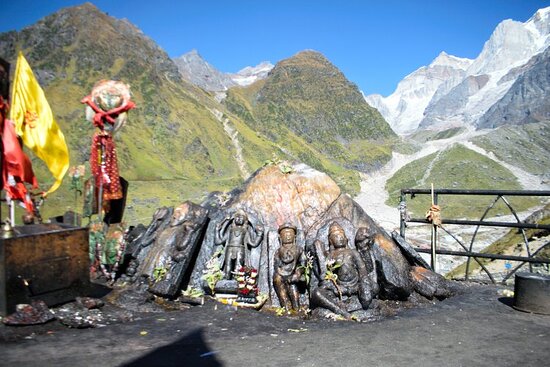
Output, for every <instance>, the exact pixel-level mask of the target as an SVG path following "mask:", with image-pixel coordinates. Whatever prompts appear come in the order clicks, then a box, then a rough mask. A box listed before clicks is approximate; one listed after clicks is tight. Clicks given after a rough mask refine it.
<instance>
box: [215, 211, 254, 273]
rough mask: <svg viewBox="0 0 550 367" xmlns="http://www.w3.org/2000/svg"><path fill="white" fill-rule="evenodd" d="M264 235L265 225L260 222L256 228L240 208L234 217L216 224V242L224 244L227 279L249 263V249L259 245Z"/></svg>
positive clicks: (224, 267) (224, 263)
mask: <svg viewBox="0 0 550 367" xmlns="http://www.w3.org/2000/svg"><path fill="white" fill-rule="evenodd" d="M263 235H264V229H263V226H262V225H260V224H258V225H257V226H256V229H254V227H253V226H252V223H250V222H249V221H248V215H247V214H246V213H245V212H244V210H242V209H239V210H237V211H236V212H235V214H234V215H233V218H231V217H226V218H225V219H224V220H222V221H221V222H220V223H218V224H217V225H216V231H215V239H214V243H215V244H216V245H222V246H224V250H225V255H224V258H223V259H224V260H223V268H222V270H223V272H224V275H225V279H232V278H233V274H232V272H234V271H236V270H237V269H239V268H240V267H242V266H251V264H247V262H248V259H247V249H248V246H250V247H258V245H259V244H260V243H261V242H262V239H263Z"/></svg>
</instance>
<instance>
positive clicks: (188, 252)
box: [138, 201, 208, 296]
mask: <svg viewBox="0 0 550 367" xmlns="http://www.w3.org/2000/svg"><path fill="white" fill-rule="evenodd" d="M207 215H208V210H206V209H205V208H203V207H201V206H199V205H196V204H193V203H191V202H190V201H186V202H184V203H183V204H181V205H180V206H178V207H176V208H175V209H174V212H173V214H172V217H171V220H170V224H169V225H168V226H167V227H166V228H164V229H163V230H162V232H161V233H160V234H158V236H157V237H156V238H155V241H154V243H153V245H152V248H151V249H150V250H149V253H148V254H147V257H146V258H145V259H144V261H143V263H142V264H141V266H140V267H139V269H138V271H139V274H140V275H141V276H145V277H148V278H149V279H150V281H151V283H152V284H151V287H150V289H149V290H150V291H151V292H153V293H155V294H157V295H160V296H174V295H175V294H176V292H177V290H178V288H179V286H180V283H181V281H182V279H183V276H184V273H185V271H186V269H187V266H188V265H189V263H190V262H191V258H192V256H193V253H194V251H195V248H196V247H197V245H198V240H199V238H200V232H201V230H202V228H203V227H204V225H205V223H206V220H207Z"/></svg>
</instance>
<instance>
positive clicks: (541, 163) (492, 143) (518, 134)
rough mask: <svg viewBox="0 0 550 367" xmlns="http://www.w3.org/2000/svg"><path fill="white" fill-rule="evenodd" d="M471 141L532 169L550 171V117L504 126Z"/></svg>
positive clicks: (544, 172) (546, 172)
mask: <svg viewBox="0 0 550 367" xmlns="http://www.w3.org/2000/svg"><path fill="white" fill-rule="evenodd" d="M472 142H473V143H474V144H476V145H478V146H480V147H482V148H483V149H485V150H487V151H490V152H493V153H494V154H495V156H496V157H498V159H500V160H502V161H504V162H507V163H510V164H513V165H515V166H517V167H519V168H522V169H524V170H525V171H527V172H529V173H532V174H534V175H541V176H542V175H549V174H550V159H548V157H549V156H550V121H545V122H538V123H532V124H527V125H522V126H513V127H501V128H498V129H496V130H494V131H491V132H489V133H488V134H486V135H483V136H479V137H476V138H474V139H473V140H472Z"/></svg>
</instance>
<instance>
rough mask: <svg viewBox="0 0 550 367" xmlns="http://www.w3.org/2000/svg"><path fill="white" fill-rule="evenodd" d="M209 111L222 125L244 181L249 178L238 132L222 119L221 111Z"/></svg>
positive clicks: (225, 119) (227, 121) (226, 120)
mask: <svg viewBox="0 0 550 367" xmlns="http://www.w3.org/2000/svg"><path fill="white" fill-rule="evenodd" d="M209 111H210V112H212V114H213V115H214V116H215V117H216V119H217V120H218V121H219V122H221V123H222V124H223V130H224V131H225V133H226V134H227V136H229V138H230V139H231V143H233V147H234V148H235V155H234V156H233V158H235V160H236V161H237V165H238V167H239V170H240V171H241V177H242V178H243V179H245V180H246V179H247V178H248V177H249V176H250V172H249V171H248V167H247V166H246V162H245V160H244V157H243V149H242V147H241V143H240V142H239V138H238V136H239V132H238V131H237V130H236V129H234V128H233V127H232V126H231V123H230V121H229V119H228V118H227V117H226V118H223V113H222V112H221V111H219V110H216V109H213V110H210V109H209Z"/></svg>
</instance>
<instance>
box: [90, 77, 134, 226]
mask: <svg viewBox="0 0 550 367" xmlns="http://www.w3.org/2000/svg"><path fill="white" fill-rule="evenodd" d="M81 102H82V103H84V104H86V119H87V120H88V121H90V122H92V123H93V124H94V126H95V127H97V128H98V131H96V133H95V134H94V136H93V138H92V148H91V154H90V168H91V171H92V175H93V176H94V179H95V185H96V187H97V189H98V190H99V193H98V211H99V215H100V218H101V211H102V207H103V206H104V204H105V203H108V202H109V201H110V200H116V199H120V198H122V196H123V194H122V189H121V186H120V177H119V174H118V162H117V155H116V147H115V142H114V139H113V134H114V133H116V132H117V131H118V130H119V129H120V128H121V127H122V126H124V124H125V123H126V120H127V118H128V113H127V112H128V111H129V110H131V109H132V108H134V107H135V104H134V102H132V101H131V100H130V87H129V86H128V85H127V84H125V83H123V82H120V81H115V80H101V81H99V82H97V83H96V85H95V86H94V88H93V89H92V92H91V93H90V95H88V96H86V97H84V98H83V99H82V101H81ZM107 211H108V210H107Z"/></svg>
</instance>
